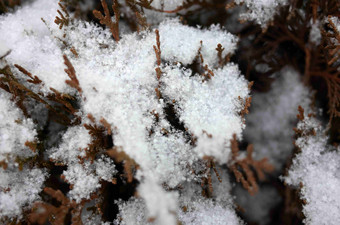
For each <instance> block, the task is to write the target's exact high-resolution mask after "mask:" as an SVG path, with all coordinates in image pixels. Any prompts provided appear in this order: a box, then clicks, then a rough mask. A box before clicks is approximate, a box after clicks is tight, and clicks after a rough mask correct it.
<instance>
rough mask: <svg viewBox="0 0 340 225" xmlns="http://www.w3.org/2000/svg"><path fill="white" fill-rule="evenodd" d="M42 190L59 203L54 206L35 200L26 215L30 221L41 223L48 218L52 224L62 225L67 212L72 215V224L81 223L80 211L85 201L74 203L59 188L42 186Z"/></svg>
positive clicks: (78, 224) (77, 224)
mask: <svg viewBox="0 0 340 225" xmlns="http://www.w3.org/2000/svg"><path fill="white" fill-rule="evenodd" d="M44 192H45V193H47V194H48V195H50V196H51V197H52V198H54V199H55V200H57V201H58V202H59V203H60V205H59V206H58V207H57V206H54V205H51V204H48V203H45V202H36V203H34V206H33V208H32V212H31V213H30V214H29V215H28V220H29V221H30V222H31V223H37V224H40V225H43V224H45V223H46V221H47V220H48V221H49V222H50V223H51V224H52V225H63V224H65V223H64V222H65V219H66V216H67V215H68V214H71V215H72V220H71V221H72V225H82V224H83V223H82V221H81V211H82V209H83V207H84V204H85V202H82V203H76V202H75V201H74V200H69V199H68V198H67V197H66V196H65V195H64V194H63V193H62V192H61V191H60V190H54V189H52V188H49V187H46V188H44Z"/></svg>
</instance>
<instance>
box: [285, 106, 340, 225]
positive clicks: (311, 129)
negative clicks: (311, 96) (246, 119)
mask: <svg viewBox="0 0 340 225" xmlns="http://www.w3.org/2000/svg"><path fill="white" fill-rule="evenodd" d="M295 131H296V133H297V136H298V138H297V139H296V142H295V145H296V146H297V148H298V150H299V151H298V153H297V155H296V156H295V158H294V159H293V163H292V165H291V167H290V169H289V171H288V175H287V176H286V177H284V181H285V182H286V183H287V184H289V185H293V186H294V187H296V188H299V191H300V196H301V199H302V200H303V202H304V205H303V213H304V215H305V217H306V218H305V223H306V224H338V221H340V217H339V213H338V212H339V208H340V199H339V197H338V196H339V194H340V190H339V185H340V177H339V171H340V167H339V160H340V154H339V150H340V149H339V148H336V147H333V146H331V145H329V144H328V143H327V141H328V138H327V136H326V135H325V129H324V128H323V127H322V126H321V125H320V122H319V121H318V120H317V119H316V118H314V117H313V116H312V115H308V116H307V115H306V114H305V113H304V112H303V110H300V122H299V123H298V125H297V127H296V129H295Z"/></svg>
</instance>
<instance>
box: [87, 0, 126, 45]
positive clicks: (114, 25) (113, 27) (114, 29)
mask: <svg viewBox="0 0 340 225" xmlns="http://www.w3.org/2000/svg"><path fill="white" fill-rule="evenodd" d="M101 3H102V6H103V9H104V15H103V14H102V13H101V12H100V11H98V10H93V15H94V16H95V17H96V18H97V19H99V20H100V23H101V24H103V25H106V26H107V27H109V29H110V31H111V33H112V36H113V38H114V39H115V40H116V41H117V42H118V41H119V18H120V12H119V8H118V1H117V0H113V5H112V9H113V11H114V14H115V21H112V20H111V16H110V11H109V8H108V7H107V4H106V1H105V0H101Z"/></svg>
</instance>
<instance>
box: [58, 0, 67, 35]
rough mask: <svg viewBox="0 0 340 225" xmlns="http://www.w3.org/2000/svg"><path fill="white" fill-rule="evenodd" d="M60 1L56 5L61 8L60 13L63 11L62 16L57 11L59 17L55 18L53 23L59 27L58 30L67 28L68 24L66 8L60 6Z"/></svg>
mask: <svg viewBox="0 0 340 225" xmlns="http://www.w3.org/2000/svg"><path fill="white" fill-rule="evenodd" d="M61 2H62V0H60V1H59V3H58V5H59V7H60V8H61V11H63V13H64V14H65V15H64V14H63V13H62V12H61V11H60V10H59V9H58V10H57V12H58V14H59V16H60V17H58V16H56V18H55V20H54V23H55V24H57V25H59V29H62V28H63V26H68V25H69V23H70V15H69V14H68V12H67V9H66V6H65V5H63V4H61Z"/></svg>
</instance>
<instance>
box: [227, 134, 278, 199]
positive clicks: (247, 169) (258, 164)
mask: <svg viewBox="0 0 340 225" xmlns="http://www.w3.org/2000/svg"><path fill="white" fill-rule="evenodd" d="M230 145H231V153H232V160H231V163H230V164H229V169H230V170H231V171H232V172H233V173H234V175H235V178H236V181H237V182H241V183H242V185H243V187H244V188H245V189H246V190H248V192H249V193H250V194H251V195H253V194H255V193H256V192H257V191H258V185H257V182H256V177H255V174H254V172H253V171H252V169H251V168H253V169H254V170H255V172H256V174H257V177H258V178H259V180H264V179H265V175H264V172H267V173H270V172H272V171H273V170H274V167H273V166H272V165H271V164H270V163H268V159H267V158H263V159H261V160H254V159H253V157H252V153H253V145H248V147H247V156H246V157H244V158H240V155H239V151H240V149H239V147H238V143H237V139H236V134H234V135H233V139H232V140H230ZM238 168H240V169H241V171H242V172H241V171H240V170H239V169H238Z"/></svg>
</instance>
